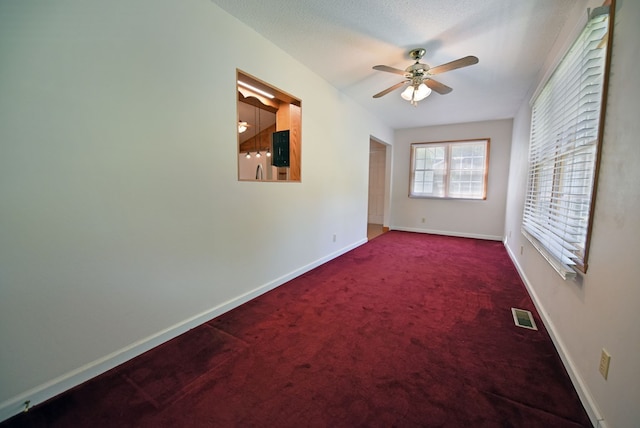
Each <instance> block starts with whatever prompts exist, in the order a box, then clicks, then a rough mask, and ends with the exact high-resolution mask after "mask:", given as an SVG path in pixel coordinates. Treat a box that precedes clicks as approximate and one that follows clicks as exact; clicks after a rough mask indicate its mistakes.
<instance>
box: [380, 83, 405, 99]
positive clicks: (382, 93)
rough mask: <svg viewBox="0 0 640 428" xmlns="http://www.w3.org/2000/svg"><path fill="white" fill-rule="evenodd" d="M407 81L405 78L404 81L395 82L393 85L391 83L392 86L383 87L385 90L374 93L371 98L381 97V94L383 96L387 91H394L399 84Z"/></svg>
mask: <svg viewBox="0 0 640 428" xmlns="http://www.w3.org/2000/svg"><path fill="white" fill-rule="evenodd" d="M407 82H408V80H405V81H404V82H400V83H396V84H395V85H393V86H392V87H390V88H387V89H385V90H384V91H382V92H378V93H377V94H375V95H374V96H373V98H380V97H382V96H384V95H387V94H388V93H389V92H392V91H395V90H396V89H398V88H399V87H400V86H402V85H404V84H405V83H407Z"/></svg>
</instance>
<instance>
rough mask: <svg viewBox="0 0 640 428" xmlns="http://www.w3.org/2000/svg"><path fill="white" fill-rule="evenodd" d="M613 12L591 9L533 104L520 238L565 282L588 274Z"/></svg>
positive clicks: (608, 9) (601, 8)
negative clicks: (525, 240)
mask: <svg viewBox="0 0 640 428" xmlns="http://www.w3.org/2000/svg"><path fill="white" fill-rule="evenodd" d="M614 4H615V3H614ZM613 10H614V8H613V7H609V6H603V7H600V8H597V9H594V10H593V11H591V13H590V15H589V19H588V22H587V23H586V25H585V27H584V29H583V30H582V32H581V34H580V35H579V36H578V37H577V39H576V40H575V42H574V43H573V44H572V46H571V48H570V49H569V50H568V51H567V53H566V54H565V55H564V57H563V58H562V60H561V61H560V62H559V63H558V65H557V66H556V68H555V69H554V71H553V73H552V75H551V77H550V78H549V79H548V80H547V81H546V82H545V83H544V85H543V86H542V89H541V90H540V91H539V92H538V93H537V94H536V95H535V96H534V98H533V100H532V119H531V141H530V146H529V168H528V174H527V191H526V194H525V203H524V212H523V219H522V233H523V234H524V236H525V237H526V238H527V239H528V240H529V241H530V242H531V243H532V244H533V246H534V247H535V248H536V249H537V250H538V251H539V252H540V254H541V255H542V256H543V257H544V258H545V259H546V260H547V261H548V262H549V263H550V264H551V266H553V268H554V269H555V270H556V271H557V272H558V274H560V276H562V278H564V279H569V278H573V277H575V275H576V271H580V272H584V273H586V271H587V259H588V254H589V241H590V235H591V228H592V224H593V215H592V213H593V210H594V205H595V192H596V187H597V186H596V185H597V179H598V165H599V160H600V153H601V145H602V136H603V131H604V117H605V108H606V93H607V83H608V73H609V64H610V56H611V52H610V49H609V47H610V46H611V41H612V32H613V30H612V25H611V22H612V20H613V16H610V14H611V15H613Z"/></svg>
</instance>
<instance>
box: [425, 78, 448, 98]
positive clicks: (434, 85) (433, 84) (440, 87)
mask: <svg viewBox="0 0 640 428" xmlns="http://www.w3.org/2000/svg"><path fill="white" fill-rule="evenodd" d="M424 83H425V85H427V86H428V87H430V88H431V89H433V90H434V91H436V92H437V93H439V94H440V95H445V94H448V93H449V92H451V91H453V89H451V88H450V87H448V86H447V85H445V84H444V83H440V82H438V81H437V80H433V79H425V80H424Z"/></svg>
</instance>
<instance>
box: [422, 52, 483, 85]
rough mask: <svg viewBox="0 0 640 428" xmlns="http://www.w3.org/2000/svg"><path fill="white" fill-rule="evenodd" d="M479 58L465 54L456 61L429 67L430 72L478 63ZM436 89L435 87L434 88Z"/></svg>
mask: <svg viewBox="0 0 640 428" xmlns="http://www.w3.org/2000/svg"><path fill="white" fill-rule="evenodd" d="M477 63H478V58H476V57H475V56H465V57H464V58H460V59H457V60H455V61H451V62H448V63H446V64H442V65H438V66H437V67H433V68H430V69H429V74H439V73H444V72H445V71H451V70H455V69H456V68H462V67H467V66H469V65H473V64H477ZM434 90H435V89H434Z"/></svg>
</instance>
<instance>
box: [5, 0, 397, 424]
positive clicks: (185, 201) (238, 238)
mask: <svg viewBox="0 0 640 428" xmlns="http://www.w3.org/2000/svg"><path fill="white" fill-rule="evenodd" d="M0 57H1V58H2V61H0V94H2V95H1V96H0V144H1V148H0V153H2V155H1V156H0V296H1V297H0V420H2V419H4V418H6V417H9V416H11V415H12V414H14V413H17V412H18V411H20V410H21V408H22V407H21V405H22V402H23V401H25V400H31V401H32V404H37V403H38V402H40V401H42V400H43V399H45V398H48V397H49V396H51V395H52V394H55V393H57V392H60V391H61V390H64V389H65V388H67V387H70V386H72V385H74V384H76V383H78V382H81V381H83V380H84V379H86V378H88V377H90V376H93V375H95V374H97V373H99V372H101V371H103V370H106V369H108V368H110V367H112V366H113V365H114V364H116V363H118V362H121V361H124V360H126V359H128V358H131V357H133V356H135V355H136V354H138V353H140V352H142V351H144V350H146V349H148V348H150V347H151V346H153V345H155V344H157V343H160V342H162V341H164V340H167V339H168V338H170V337H173V336H175V335H177V334H178V333H180V332H182V331H185V330H187V329H188V328H190V327H193V326H195V325H197V324H198V323H200V322H203V321H205V320H207V319H209V318H212V317H213V316H215V315H217V314H219V313H220V312H221V311H223V310H225V309H229V308H230V307H233V306H234V305H237V304H239V303H241V302H242V301H244V300H246V299H248V298H250V297H252V296H253V295H255V294H257V293H259V292H261V291H265V290H266V289H268V288H271V287H274V286H277V285H279V284H281V283H282V282H283V281H285V280H286V279H288V278H290V277H292V276H295V275H297V274H300V273H302V272H304V271H305V270H307V269H310V268H312V267H313V266H315V265H317V264H318V263H322V262H323V261H326V260H328V259H329V258H332V257H334V256H336V255H338V254H340V253H341V252H343V251H345V250H347V249H349V248H352V247H353V246H357V245H359V244H361V243H364V242H366V222H367V192H368V183H367V181H368V165H367V164H368V160H367V159H368V157H369V140H370V137H371V136H372V135H373V136H376V137H377V138H379V139H381V140H383V141H386V142H389V143H391V142H392V138H393V133H392V131H391V130H390V129H388V128H386V127H383V126H381V125H380V124H379V121H377V120H375V119H374V118H373V117H371V116H369V115H368V114H367V113H366V112H364V111H363V110H362V109H361V108H360V107H359V106H357V105H356V104H355V103H354V102H352V101H351V100H349V99H347V98H346V97H344V95H342V94H340V93H338V92H337V91H336V90H335V89H334V88H333V87H331V86H329V85H328V84H327V83H326V82H324V81H323V80H321V79H320V78H319V77H317V76H316V75H314V74H313V72H312V71H310V70H309V69H307V68H305V67H303V66H301V65H300V64H299V63H297V62H296V61H294V60H293V59H292V58H291V57H289V56H288V55H286V54H285V53H283V52H282V51H281V50H279V49H278V48H276V47H275V46H274V45H272V44H271V43H270V42H268V41H267V40H265V39H264V38H263V37H261V36H260V35H258V34H257V33H255V32H254V31H253V30H251V29H249V28H248V27H246V26H245V25H243V24H241V23H240V22H239V21H237V20H236V19H235V18H232V17H231V16H229V15H228V14H226V13H225V12H223V11H222V10H221V9H219V8H218V7H217V6H215V5H213V4H212V3H211V2H210V1H208V0H189V1H175V0H164V1H163V0H138V1H135V2H130V1H126V0H119V1H84V0H66V1H62V0H61V1H55V2H51V1H45V0H41V1H28V0H25V1H20V2H0ZM236 67H237V68H240V69H242V70H244V71H246V72H247V73H250V74H252V75H255V76H257V77H259V78H260V79H263V80H265V81H267V82H269V83H271V84H273V85H274V86H276V87H278V88H281V89H282V90H283V91H286V92H288V93H291V94H294V95H295V96H297V97H299V98H300V99H302V108H303V114H302V183H255V182H238V180H237V175H238V174H237V170H236V168H237V149H236V147H237V146H236V141H237V140H236V120H237V119H236V94H235V73H236ZM333 234H336V235H337V241H336V242H333V241H332V236H333ZM270 249H271V251H269V250H270ZM249 266H250V268H249Z"/></svg>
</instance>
